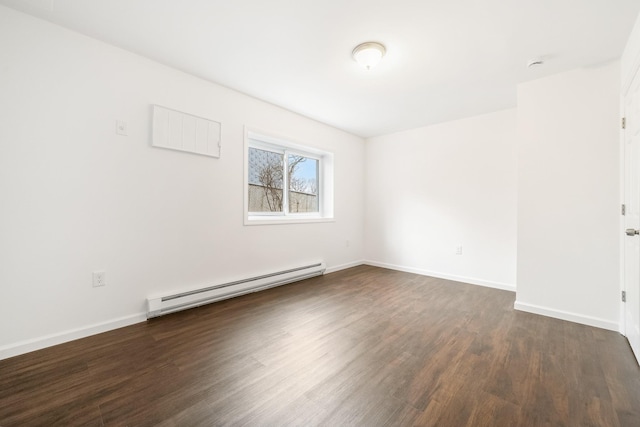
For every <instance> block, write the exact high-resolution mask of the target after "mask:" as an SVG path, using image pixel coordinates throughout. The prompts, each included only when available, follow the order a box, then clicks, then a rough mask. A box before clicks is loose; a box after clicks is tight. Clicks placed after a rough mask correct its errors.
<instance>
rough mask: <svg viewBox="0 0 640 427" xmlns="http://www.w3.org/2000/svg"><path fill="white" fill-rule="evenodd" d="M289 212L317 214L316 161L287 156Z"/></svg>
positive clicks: (291, 155)
mask: <svg viewBox="0 0 640 427" xmlns="http://www.w3.org/2000/svg"><path fill="white" fill-rule="evenodd" d="M287 164H288V165H287V166H288V170H287V172H288V177H289V212H290V213H300V212H318V160H316V159H311V158H309V157H303V156H297V155H293V154H289V156H288V158H287Z"/></svg>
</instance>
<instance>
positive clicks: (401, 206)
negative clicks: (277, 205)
mask: <svg viewBox="0 0 640 427" xmlns="http://www.w3.org/2000/svg"><path fill="white" fill-rule="evenodd" d="M366 159H367V162H366V180H365V185H366V201H365V206H366V221H365V236H366V237H365V238H366V244H365V248H366V249H365V256H366V259H367V262H368V263H370V264H374V265H380V266H385V267H390V268H395V269H400V270H405V271H412V272H416V273H421V274H427V275H430V276H436V277H444V278H451V279H454V280H460V281H465V282H468V283H476V284H481V285H487V286H493V287H498V288H503V289H511V290H515V279H516V111H515V109H510V110H504V111H499V112H496V113H491V114H486V115H482V116H477V117H472V118H468V119H463V120H457V121H453V122H448V123H443V124H439V125H435V126H429V127H423V128H419V129H414V130H410V131H406V132H400V133H395V134H391V135H386V136H381V137H376V138H371V139H369V140H368V141H367V157H366ZM458 245H461V246H462V247H463V248H462V249H463V250H462V255H456V254H455V250H456V247H457V246H458Z"/></svg>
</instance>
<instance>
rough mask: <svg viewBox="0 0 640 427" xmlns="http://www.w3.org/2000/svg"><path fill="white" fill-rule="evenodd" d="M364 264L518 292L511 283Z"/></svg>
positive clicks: (369, 262) (378, 264) (382, 264)
mask: <svg viewBox="0 0 640 427" xmlns="http://www.w3.org/2000/svg"><path fill="white" fill-rule="evenodd" d="M364 263H365V264H366V265H371V266H374V267H382V268H388V269H390V270H398V271H404V272H406V273H414V274H419V275H421V276H430V277H437V278H439V279H446V280H453V281H455V282H462V283H468V284H471V285H479V286H484V287H487V288H495V289H501V290H503V291H511V292H515V291H516V285H512V284H509V283H500V282H492V281H490V280H482V279H477V278H475V277H466V276H456V275H453V274H446V273H440V272H437V271H430V270H423V269H420V268H413V267H405V266H401V265H394V264H387V263H384V262H378V261H370V260H366V261H364Z"/></svg>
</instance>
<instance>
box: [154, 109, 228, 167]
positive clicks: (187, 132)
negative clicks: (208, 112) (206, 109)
mask: <svg viewBox="0 0 640 427" xmlns="http://www.w3.org/2000/svg"><path fill="white" fill-rule="evenodd" d="M220 134H221V124H220V123H219V122H216V121H213V120H209V119H205V118H203V117H198V116H194V115H192V114H188V113H183V112H181V111H177V110H172V109H170V108H166V107H161V106H159V105H154V106H153V132H152V137H151V145H153V146H154V147H160V148H168V149H171V150H178V151H186V152H188V153H194V154H201V155H203V156H209V157H220Z"/></svg>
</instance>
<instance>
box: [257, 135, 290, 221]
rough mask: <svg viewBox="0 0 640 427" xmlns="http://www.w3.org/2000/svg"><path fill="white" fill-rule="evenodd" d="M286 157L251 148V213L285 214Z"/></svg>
mask: <svg viewBox="0 0 640 427" xmlns="http://www.w3.org/2000/svg"><path fill="white" fill-rule="evenodd" d="M283 163H284V155H283V154H281V153H274V152H273V151H266V150H259V149H257V148H253V147H249V188H248V191H249V212H283V210H282V203H283V200H282V197H283V191H282V183H283V181H284V180H283Z"/></svg>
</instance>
